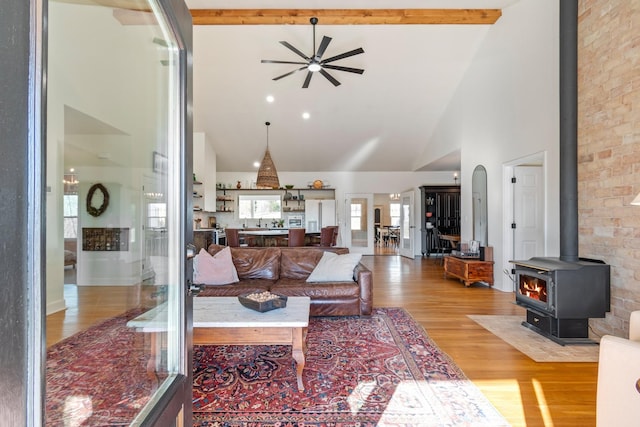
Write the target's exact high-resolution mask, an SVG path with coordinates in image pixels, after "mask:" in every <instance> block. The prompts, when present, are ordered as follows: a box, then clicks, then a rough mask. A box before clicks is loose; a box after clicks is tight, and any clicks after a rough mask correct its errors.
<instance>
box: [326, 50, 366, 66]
mask: <svg viewBox="0 0 640 427" xmlns="http://www.w3.org/2000/svg"><path fill="white" fill-rule="evenodd" d="M361 53H364V50H363V49H362V48H361V47H359V48H357V49H353V50H350V51H349V52H345V53H341V54H340V55H336V56H332V57H331V58H327V59H325V60H323V61H321V62H320V64H321V65H324V64H326V63H328V62H333V61H337V60H338V59H343V58H348V57H350V56H353V55H359V54H361Z"/></svg>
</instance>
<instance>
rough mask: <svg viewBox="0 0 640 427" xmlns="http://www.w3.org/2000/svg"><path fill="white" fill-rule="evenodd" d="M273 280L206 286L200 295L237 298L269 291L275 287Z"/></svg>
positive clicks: (254, 280)
mask: <svg viewBox="0 0 640 427" xmlns="http://www.w3.org/2000/svg"><path fill="white" fill-rule="evenodd" d="M273 283H274V282H273V280H264V279H253V280H241V281H240V282H238V283H233V284H230V285H217V286H205V287H204V289H203V290H201V291H200V292H199V293H198V296H199V297H236V296H238V295H242V294H248V293H252V292H262V291H268V290H269V289H271V286H272V285H273Z"/></svg>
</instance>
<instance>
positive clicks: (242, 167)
mask: <svg viewBox="0 0 640 427" xmlns="http://www.w3.org/2000/svg"><path fill="white" fill-rule="evenodd" d="M517 1H518V0H405V1H401V2H398V1H390V0H378V1H364V0H357V1H352V2H350V3H349V7H350V8H396V9H397V8H404V9H411V8H421V9H431V8H433V9H436V8H452V9H463V8H473V9H504V8H506V7H508V6H509V5H511V4H514V3H516V2H517ZM187 4H188V6H189V7H190V8H191V9H218V8H234V9H240V8H250V9H254V8H256V9H257V8H271V9H273V8H283V9H300V8H301V7H304V8H305V9H312V8H315V9H332V8H344V6H345V5H344V2H341V1H335V0H333V1H319V0H318V1H312V2H308V3H305V4H304V5H303V6H302V5H301V4H300V2H299V1H295V0H280V1H269V2H266V1H258V0H253V1H241V2H238V1H236V2H232V3H230V2H228V1H222V0H188V1H187ZM500 19H505V18H504V16H503V17H501V18H500ZM499 23H500V20H498V22H497V23H496V24H494V25H499ZM489 27H490V26H489V25H323V23H322V19H320V22H319V23H318V25H317V27H316V40H317V44H319V43H320V40H321V39H322V36H324V35H326V36H329V37H332V39H333V40H332V41H331V43H330V44H329V47H328V49H327V51H326V53H325V55H324V58H327V57H330V56H334V55H337V54H340V53H343V52H346V51H349V50H352V49H355V48H358V47H362V48H363V49H364V51H365V53H364V54H361V55H355V56H352V57H350V58H346V59H343V60H340V61H336V62H334V64H335V65H342V66H347V67H354V68H363V69H365V72H364V73H363V74H362V75H358V74H352V73H348V72H343V71H332V72H331V74H332V75H333V76H334V77H335V78H336V79H337V80H339V81H340V82H341V85H340V86H337V87H336V86H334V85H333V84H331V83H330V82H329V81H328V80H327V79H325V78H324V77H323V76H321V75H314V76H313V78H312V80H311V83H310V85H309V88H306V89H303V88H302V84H303V81H304V78H305V76H306V71H300V72H297V73H294V74H293V75H291V76H288V77H285V78H282V79H280V80H278V81H273V80H272V79H273V78H274V77H276V76H279V75H282V74H284V73H287V72H289V71H292V70H294V69H296V68H297V67H299V66H296V65H282V64H263V63H261V62H260V60H261V59H273V60H284V61H299V60H300V59H301V58H300V57H298V56H296V55H295V54H294V53H293V52H292V51H290V50H289V49H287V48H285V47H284V46H282V45H281V44H280V43H278V42H279V41H281V40H285V41H288V42H289V43H291V44H292V45H293V46H295V47H296V48H298V49H300V50H301V51H303V52H304V53H306V54H309V55H310V54H311V53H312V50H313V39H312V27H311V25H310V24H309V25H195V26H194V51H193V73H194V85H193V86H194V100H193V114H194V131H195V132H204V133H205V134H206V137H207V138H208V139H209V140H210V141H211V142H212V143H213V145H214V148H215V151H216V153H217V159H218V160H217V169H218V170H219V171H252V170H255V167H254V166H253V163H254V162H255V161H260V160H261V159H262V157H263V155H264V151H265V147H266V141H267V133H266V126H265V124H264V123H265V122H266V121H269V122H271V126H270V127H269V148H270V151H271V154H272V157H273V159H274V161H275V163H276V167H277V168H278V170H280V171H415V170H457V169H458V168H459V161H460V160H459V159H460V156H459V151H458V150H457V149H456V148H455V147H452V150H451V152H450V153H449V154H448V155H446V156H444V157H442V158H440V159H436V160H435V161H433V162H430V163H429V164H420V163H419V162H418V161H417V159H418V158H422V157H423V153H425V152H427V151H428V150H429V139H430V136H431V134H432V132H433V131H434V129H435V127H436V126H437V124H438V121H439V119H440V117H441V115H442V113H443V111H444V110H445V108H446V107H447V105H448V103H449V100H450V99H451V97H452V95H453V94H454V93H455V91H456V88H457V86H458V84H459V82H460V81H461V79H462V77H463V76H464V73H465V70H466V69H467V68H468V66H469V64H470V63H471V61H473V59H474V54H475V53H476V51H477V49H478V47H479V46H480V44H481V43H482V41H483V39H484V37H485V35H486V34H487V32H488V31H489ZM268 95H272V96H273V97H274V98H275V101H274V102H272V103H269V102H267V101H266V97H267V96H268ZM304 112H307V113H309V115H310V117H309V118H308V119H304V118H303V117H302V114H303V113H304ZM463 125H464V124H463V123H461V126H463Z"/></svg>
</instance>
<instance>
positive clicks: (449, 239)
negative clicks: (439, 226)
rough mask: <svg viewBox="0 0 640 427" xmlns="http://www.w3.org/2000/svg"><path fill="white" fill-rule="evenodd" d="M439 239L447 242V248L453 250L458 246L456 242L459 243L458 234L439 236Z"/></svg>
mask: <svg viewBox="0 0 640 427" xmlns="http://www.w3.org/2000/svg"><path fill="white" fill-rule="evenodd" d="M440 239H441V240H445V241H447V242H449V246H450V247H451V249H455V248H456V247H457V246H458V242H460V235H459V234H441V235H440Z"/></svg>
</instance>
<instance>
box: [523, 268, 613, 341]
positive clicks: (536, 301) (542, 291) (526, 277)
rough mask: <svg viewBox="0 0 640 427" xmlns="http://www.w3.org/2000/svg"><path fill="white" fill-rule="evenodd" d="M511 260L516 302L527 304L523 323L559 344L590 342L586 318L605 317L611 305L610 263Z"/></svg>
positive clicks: (587, 319)
mask: <svg viewBox="0 0 640 427" xmlns="http://www.w3.org/2000/svg"><path fill="white" fill-rule="evenodd" d="M513 263H514V264H515V271H516V275H515V277H516V304H518V305H521V306H523V307H525V308H527V319H526V321H525V322H523V325H525V326H527V327H529V328H531V329H533V330H535V331H536V332H539V333H541V334H543V335H545V336H547V337H549V338H551V339H552V340H554V341H556V342H558V343H560V344H568V343H573V344H578V343H591V340H589V339H588V338H589V318H597V317H604V316H605V314H606V312H607V311H609V307H610V300H611V296H610V284H609V276H610V272H609V266H608V265H606V264H604V263H603V262H601V261H597V260H592V259H585V258H579V259H578V260H577V261H564V260H562V259H560V258H546V257H534V258H531V259H529V260H527V261H513Z"/></svg>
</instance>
